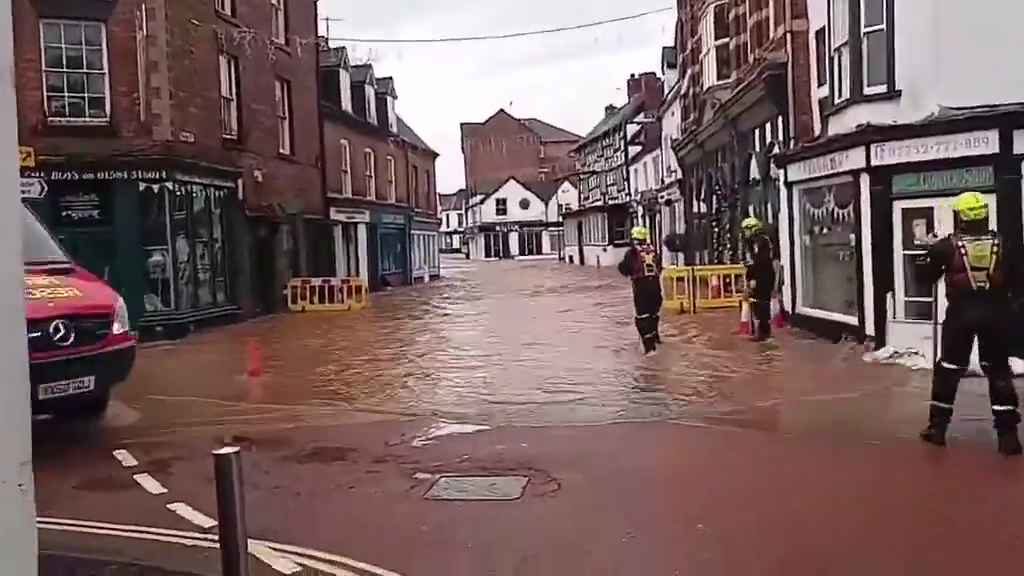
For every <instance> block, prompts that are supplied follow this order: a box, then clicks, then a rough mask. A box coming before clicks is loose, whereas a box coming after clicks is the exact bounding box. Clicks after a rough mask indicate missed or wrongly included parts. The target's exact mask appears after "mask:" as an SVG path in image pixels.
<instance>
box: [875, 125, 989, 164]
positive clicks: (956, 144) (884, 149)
mask: <svg viewBox="0 0 1024 576" xmlns="http://www.w3.org/2000/svg"><path fill="white" fill-rule="evenodd" d="M997 153H999V131H998V130H984V131H979V132H966V133H962V134H951V135H947V136H934V137H929V138H914V139H911V140H900V141H897V142H882V143H879V144H872V146H871V163H872V164H874V165H876V166H877V165H886V164H902V163H904V162H925V161H928V160H941V159H945V158H960V157H963V156H982V155H986V154H997Z"/></svg>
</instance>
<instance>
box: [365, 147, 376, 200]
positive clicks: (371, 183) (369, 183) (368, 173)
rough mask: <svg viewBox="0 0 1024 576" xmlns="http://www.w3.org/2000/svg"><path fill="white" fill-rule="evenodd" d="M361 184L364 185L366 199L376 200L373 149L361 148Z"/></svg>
mask: <svg viewBox="0 0 1024 576" xmlns="http://www.w3.org/2000/svg"><path fill="white" fill-rule="evenodd" d="M363 183H364V184H366V197H367V198H369V199H370V200H376V199H377V153H376V152H375V151H374V150H373V148H363Z"/></svg>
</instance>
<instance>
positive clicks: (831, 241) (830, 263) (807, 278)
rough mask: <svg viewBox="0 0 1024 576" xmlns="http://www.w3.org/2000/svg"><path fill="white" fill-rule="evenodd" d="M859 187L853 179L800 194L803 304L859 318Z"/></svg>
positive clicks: (803, 191) (807, 306)
mask: <svg viewBox="0 0 1024 576" xmlns="http://www.w3.org/2000/svg"><path fill="white" fill-rule="evenodd" d="M857 198H858V190H857V186H856V185H855V184H854V182H852V181H850V182H842V183H839V184H834V185H829V186H820V187H814V188H808V189H804V190H802V191H801V193H800V209H801V214H800V235H801V242H800V244H801V250H800V259H801V265H802V271H801V276H802V288H803V292H802V295H803V298H802V302H801V304H802V306H803V307H805V308H810V309H813V310H819V311H823V312H829V313H832V314H839V315H842V316H846V317H850V318H856V317H857V315H858V314H857V236H856V234H857V227H858V225H859V223H858V215H857V211H856V200H857Z"/></svg>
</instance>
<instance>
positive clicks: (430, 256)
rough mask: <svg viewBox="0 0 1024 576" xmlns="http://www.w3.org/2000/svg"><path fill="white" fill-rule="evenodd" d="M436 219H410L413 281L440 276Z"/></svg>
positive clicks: (423, 280)
mask: <svg viewBox="0 0 1024 576" xmlns="http://www.w3.org/2000/svg"><path fill="white" fill-rule="evenodd" d="M438 225H439V223H438V221H437V220H432V219H422V218H414V219H413V221H412V270H413V273H412V275H413V281H414V282H429V281H430V279H431V278H439V277H440V276H441V252H440V248H439V246H438V227H439V226H438Z"/></svg>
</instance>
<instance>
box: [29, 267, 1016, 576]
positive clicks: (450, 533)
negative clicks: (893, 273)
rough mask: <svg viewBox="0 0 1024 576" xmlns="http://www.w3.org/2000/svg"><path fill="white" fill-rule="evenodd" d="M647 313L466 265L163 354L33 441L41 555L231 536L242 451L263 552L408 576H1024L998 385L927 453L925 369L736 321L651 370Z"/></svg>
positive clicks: (675, 320) (253, 527) (973, 390)
mask: <svg viewBox="0 0 1024 576" xmlns="http://www.w3.org/2000/svg"><path fill="white" fill-rule="evenodd" d="M629 290H630V287H629V282H628V281H626V280H624V279H622V278H621V277H619V276H618V275H617V274H615V272H614V271H613V270H610V269H602V270H595V269H592V268H580V267H573V266H568V265H565V264H559V263H556V262H531V263H524V262H496V263H479V262H467V261H465V260H460V259H449V260H446V261H445V277H444V278H443V279H442V280H440V281H438V282H436V283H431V284H429V285H426V286H417V287H413V288H402V289H396V290H394V291H391V292H388V293H382V294H375V295H374V296H373V300H372V305H371V306H370V307H369V308H368V309H366V310H364V311H361V312H356V313H341V314H315V313H307V314H283V315H278V316H274V317H268V318H261V319H258V320H254V321H251V322H246V323H241V324H236V325H232V326H226V327H222V328H215V329H209V330H207V331H203V332H200V333H197V334H194V335H192V336H190V337H188V338H186V339H184V340H182V341H178V342H165V343H158V344H152V345H147V346H146V347H144V349H142V350H141V351H140V354H139V359H138V363H137V365H136V369H135V371H134V373H133V374H132V377H131V379H130V380H129V381H128V382H126V383H125V384H124V385H123V386H122V387H121V388H120V389H119V390H118V391H117V393H116V396H115V401H114V403H113V405H112V406H111V408H110V410H109V411H108V414H107V416H106V418H105V419H104V420H103V422H101V423H97V424H88V423H85V422H73V421H71V422H64V421H41V422H37V425H36V428H35V431H34V433H35V438H34V469H35V480H36V494H37V505H38V510H39V515H40V516H42V517H46V518H56V519H57V520H48V521H47V524H46V527H48V528H47V529H45V530H43V531H41V532H40V536H41V542H42V543H43V545H44V547H45V546H53V547H54V548H55V549H60V550H69V549H70V550H76V551H78V552H79V553H80V554H82V555H85V556H93V555H96V554H99V555H106V554H109V553H110V551H111V550H114V551H118V553H124V554H128V555H129V556H130V557H131V558H138V557H140V556H138V555H141V558H143V559H145V560H146V561H147V562H160V561H161V560H162V559H163V558H165V557H167V558H178V559H180V558H182V557H185V556H190V554H191V553H188V554H186V553H184V552H182V554H183V556H167V555H166V554H164V553H163V552H153V553H149V552H147V551H146V549H140V548H137V547H136V546H135V545H134V544H132V543H130V542H129V543H125V542H124V541H122V540H118V539H117V538H121V537H123V536H124V535H125V534H129V536H131V537H133V538H135V537H138V538H150V539H151V538H154V534H157V535H158V536H156V537H157V538H160V537H163V536H159V535H160V534H163V535H167V534H177V533H176V532H174V533H168V532H166V531H167V530H172V531H174V530H177V531H182V530H183V531H187V532H189V533H190V534H191V533H194V531H195V530H200V531H202V532H205V533H212V528H211V526H212V525H215V524H216V520H215V518H214V516H215V515H216V511H217V509H218V508H217V503H216V500H215V496H214V495H215V489H214V477H213V473H212V462H211V456H210V452H211V450H214V449H217V448H220V447H222V446H224V445H234V446H238V447H240V448H241V450H242V453H243V454H244V456H243V460H244V468H245V472H244V474H245V487H246V493H247V500H248V511H247V517H248V521H249V525H250V526H249V528H250V535H251V536H252V537H254V538H260V539H265V540H267V541H270V542H277V543H285V544H298V545H301V546H307V547H311V548H313V549H314V553H316V554H320V556H318V557H320V558H323V557H324V556H323V555H322V553H333V554H336V555H344V556H352V557H354V558H357V559H359V560H360V561H366V562H369V563H370V564H372V566H374V567H385V568H387V569H390V570H395V571H397V573H399V574H404V575H424V574H425V575H436V576H451V575H453V574H460V575H461V574H467V575H476V574H502V575H503V574H512V575H530V576H534V575H538V574H551V575H565V574H630V575H632V574H722V575H726V574H746V573H756V574H779V575H783V574H786V575H788V574H820V573H839V574H846V573H850V574H853V573H864V572H866V573H878V574H886V573H920V572H926V573H929V574H951V575H953V574H956V575H959V574H962V573H963V572H964V571H965V570H966V569H968V567H970V566H975V565H976V562H977V558H979V557H981V558H985V559H987V560H986V563H985V564H986V565H991V566H997V567H1005V566H1010V565H1015V564H1016V563H1018V562H1019V560H1018V559H1016V557H1015V556H1014V551H1015V550H1016V547H1014V546H1004V545H1001V543H1004V542H1020V541H1021V539H1022V538H1024V528H1022V527H1021V524H1020V523H1019V522H1004V521H1002V520H1000V521H998V522H996V523H995V524H996V526H997V527H996V528H995V529H994V531H991V530H988V529H986V530H979V529H978V527H979V526H981V525H985V526H991V525H992V524H993V522H992V519H993V518H1000V519H1001V518H1017V517H1019V516H1020V514H1022V513H1024V496H1022V493H1021V491H1020V486H1021V482H1022V481H1024V468H1022V467H1021V466H1020V463H1019V462H1015V461H1008V460H1005V459H1003V458H1001V457H999V456H998V455H997V454H996V453H995V448H994V446H993V444H994V443H993V439H992V432H991V428H990V416H989V408H988V402H987V394H986V390H985V385H984V383H983V382H981V381H980V380H978V379H968V380H965V382H964V384H963V386H962V387H961V393H960V397H959V398H958V402H957V416H956V419H955V421H954V423H953V426H952V428H951V431H950V432H951V446H950V447H949V448H947V449H946V450H942V449H938V448H935V447H931V446H923V445H922V444H921V442H920V441H919V440H917V438H916V437H915V436H916V432H917V430H918V429H919V427H920V426H921V424H922V422H923V420H924V418H925V411H926V405H927V399H928V390H929V388H928V383H929V378H930V372H928V371H921V372H912V371H911V370H909V369H906V368H903V367H895V366H879V365H872V364H866V363H865V362H863V360H862V359H861V356H862V354H863V348H862V347H861V346H859V345H857V344H855V343H849V342H842V343H838V344H836V343H831V342H826V341H822V340H819V339H815V338H812V337H810V336H808V335H806V334H803V333H801V332H799V331H795V330H783V331H781V332H780V333H779V334H778V336H777V338H776V341H775V342H774V343H773V344H771V345H758V344H754V343H751V342H749V341H747V340H746V339H745V338H743V337H740V336H738V335H735V334H734V333H733V332H734V331H735V330H736V328H737V324H738V322H737V317H736V316H737V315H736V314H735V313H733V312H730V311H727V312H722V313H717V314H704V315H700V316H696V317H692V316H678V315H673V316H669V317H666V318H665V319H664V323H663V331H662V332H663V337H664V340H665V345H664V347H662V348H661V350H660V353H659V354H658V355H657V356H655V357H646V358H645V357H643V355H642V354H641V351H640V344H639V339H638V338H637V335H636V331H635V329H634V327H633V323H632V317H633V311H632V303H631V299H630V295H629ZM253 368H261V369H262V370H252V369H253ZM250 371H255V372H260V371H262V375H259V376H255V377H251V376H248V375H247V372H250ZM474 483H476V484H474ZM474 486H478V487H477V488H474ZM479 486H483V488H480V487H479ZM474 490H478V492H474ZM505 490H511V493H505V492H504V491H505ZM965 493H970V494H974V493H984V494H986V495H987V497H986V498H984V499H982V500H980V501H979V500H978V499H976V498H962V497H960V496H962V495H963V494H965ZM488 500H490V501H488ZM952 517H955V518H956V519H957V520H956V521H955V522H952V521H950V520H949V519H950V518H952ZM81 521H86V522H101V523H102V524H98V525H96V524H93V525H84V528H83V524H81ZM76 523H77V524H76ZM89 526H92V527H91V528H90V527H89ZM97 526H99V528H97ZM133 526H142V527H144V528H142V529H139V530H144V532H143V533H142V534H137V533H136V532H137V531H138V530H136V529H135V528H131V527H133ZM125 527H128V528H125ZM823 528H824V529H823ZM97 529H98V530H100V531H101V533H105V534H115V535H119V536H109V537H108V538H107V539H97V537H96V536H95V534H92V533H89V532H88V530H93V531H94V532H95V530H97ZM75 530H78V531H82V530H85V531H86V532H85V533H84V534H78V533H75V532H74V531H75ZM133 530H135V532H133ZM145 530H148V532H145ZM154 530H156V531H154ZM161 531H162V532H161ZM835 534H839V535H840V536H839V537H835V536H833V535H835ZM940 540H941V541H950V542H956V543H957V547H956V549H957V552H955V553H952V554H947V553H941V554H938V553H936V549H935V546H934V543H935V542H936V541H940ZM893 542H900V545H899V546H898V547H894V546H893V545H892V543H893ZM399 543H400V545H399ZM851 543H854V544H855V545H851ZM738 549H742V550H744V551H745V553H743V554H737V553H736V552H735V551H736V550H738ZM140 550H142V551H140ZM157 550H159V548H157ZM795 550H799V551H800V553H799V554H794V552H793V551H795ZM316 551H321V552H316ZM215 559H216V558H215V556H208V557H204V558H201V559H200V560H205V561H209V563H210V564H211V565H212V566H213V568H212V569H211V570H210V571H209V572H204V571H198V572H197V574H201V575H203V576H205V574H211V575H212V574H216V573H217V572H216V562H215V561H213V560H215ZM908 562H913V563H914V564H913V566H914V569H907V570H903V569H898V570H895V571H894V570H893V569H892V567H893V566H907V565H910V564H907V563H908ZM347 566H349V567H351V566H352V565H351V564H347ZM831 566H849V567H851V570H850V571H839V572H830V571H829V570H827V567H831ZM329 573H351V571H346V572H329ZM370 573H373V574H383V573H385V572H381V571H379V570H377V571H371V572H370ZM387 573H388V574H394V572H387Z"/></svg>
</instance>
